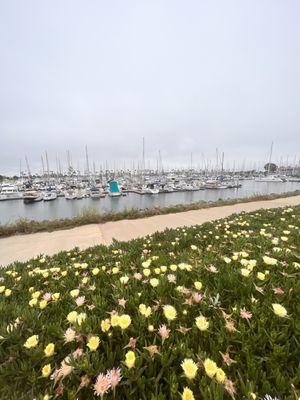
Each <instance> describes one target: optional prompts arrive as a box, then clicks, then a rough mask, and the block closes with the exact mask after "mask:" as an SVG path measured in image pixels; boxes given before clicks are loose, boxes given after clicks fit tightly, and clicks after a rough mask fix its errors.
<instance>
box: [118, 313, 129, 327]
mask: <svg viewBox="0 0 300 400" xmlns="http://www.w3.org/2000/svg"><path fill="white" fill-rule="evenodd" d="M130 324H131V318H130V316H129V315H127V314H123V315H120V317H119V327H120V328H121V329H127V328H128V327H129V325H130Z"/></svg>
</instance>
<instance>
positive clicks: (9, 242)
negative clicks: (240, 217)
mask: <svg viewBox="0 0 300 400" xmlns="http://www.w3.org/2000/svg"><path fill="white" fill-rule="evenodd" d="M297 204H300V196H292V197H286V198H281V199H275V200H265V201H254V202H250V203H239V204H234V205H230V206H221V207H211V208H206V209H202V210H193V211H186V212H181V213H176V214H167V215H157V216H155V217H149V218H141V219H135V220H122V221H116V222H107V223H105V224H92V225H84V226H80V227H78V228H73V229H68V230H60V231H54V232H41V233H33V234H29V235H16V236H11V237H7V238H3V239H0V266H6V265H9V264H10V263H12V262H14V261H27V260H29V259H30V258H33V257H35V256H38V255H40V254H48V255H52V254H55V253H58V252H60V251H63V250H71V249H72V248H74V247H76V246H77V247H79V248H81V249H85V248H87V247H90V246H94V245H97V244H110V243H111V241H112V239H113V238H115V239H116V240H119V241H127V240H130V239H134V238H137V237H142V236H146V235H149V234H152V233H154V232H157V231H163V230H165V229H166V228H177V227H181V226H191V225H196V224H202V223H203V222H207V221H213V220H216V219H219V218H224V217H227V216H229V215H231V214H233V213H239V212H242V211H246V212H251V211H255V210H259V209H261V208H265V209H266V208H276V207H282V206H294V205H297Z"/></svg>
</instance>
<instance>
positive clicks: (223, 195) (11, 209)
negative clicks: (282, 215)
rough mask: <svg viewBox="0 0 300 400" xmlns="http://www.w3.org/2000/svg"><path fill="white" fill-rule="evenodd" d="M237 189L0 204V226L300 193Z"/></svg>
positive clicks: (269, 185) (257, 185)
mask: <svg viewBox="0 0 300 400" xmlns="http://www.w3.org/2000/svg"><path fill="white" fill-rule="evenodd" d="M242 185H243V186H242V187H241V188H239V189H218V190H199V191H197V192H176V193H162V194H158V195H154V196H153V195H143V196H141V195H138V194H134V193H130V194H128V195H127V196H126V197H114V198H111V197H108V196H106V198H104V199H98V200H96V199H82V200H65V199H64V198H58V199H57V200H54V201H47V202H39V203H34V204H24V203H23V201H21V200H10V201H0V223H1V224H5V223H9V222H14V221H16V220H17V219H19V218H28V219H31V220H36V221H42V220H46V219H47V220H54V219H62V218H72V217H75V216H76V215H78V214H80V213H81V212H82V211H83V210H84V209H91V208H92V209H94V210H96V211H99V212H101V213H108V212H117V211H122V210H125V209H127V210H130V209H133V208H135V209H139V210H144V209H146V208H153V207H166V206H170V205H175V204H190V203H196V202H198V201H216V200H219V199H222V200H226V199H235V198H243V197H249V196H252V195H258V194H270V193H284V192H290V191H294V190H300V183H299V182H284V183H274V182H255V181H243V182H242Z"/></svg>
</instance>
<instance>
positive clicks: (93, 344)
mask: <svg viewBox="0 0 300 400" xmlns="http://www.w3.org/2000/svg"><path fill="white" fill-rule="evenodd" d="M99 343H100V339H99V338H98V336H92V337H90V339H89V340H88V343H87V347H88V348H89V349H90V350H91V351H96V350H97V349H98V346H99Z"/></svg>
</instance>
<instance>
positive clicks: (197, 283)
mask: <svg viewBox="0 0 300 400" xmlns="http://www.w3.org/2000/svg"><path fill="white" fill-rule="evenodd" d="M194 286H195V288H196V289H197V290H201V289H202V286H203V285H202V283H201V282H199V281H196V282H194Z"/></svg>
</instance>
